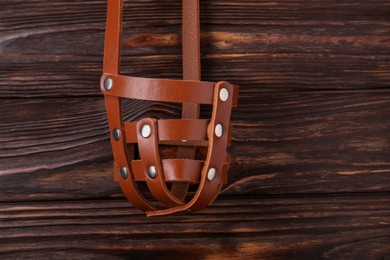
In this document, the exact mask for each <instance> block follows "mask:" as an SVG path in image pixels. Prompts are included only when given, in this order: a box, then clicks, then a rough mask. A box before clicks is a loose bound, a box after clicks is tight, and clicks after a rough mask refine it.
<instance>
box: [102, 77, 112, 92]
mask: <svg viewBox="0 0 390 260" xmlns="http://www.w3.org/2000/svg"><path fill="white" fill-rule="evenodd" d="M113 85H114V81H113V80H112V78H106V79H105V80H104V82H103V87H104V89H105V90H107V91H109V90H111V89H112V86H113Z"/></svg>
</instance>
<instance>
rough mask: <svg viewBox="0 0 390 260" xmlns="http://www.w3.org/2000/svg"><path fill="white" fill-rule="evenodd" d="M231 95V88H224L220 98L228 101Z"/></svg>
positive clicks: (220, 92)
mask: <svg viewBox="0 0 390 260" xmlns="http://www.w3.org/2000/svg"><path fill="white" fill-rule="evenodd" d="M229 96H230V95H229V90H227V89H226V88H222V89H221V90H220V91H219V99H220V100H222V101H223V102H225V101H227V100H228V99H229Z"/></svg>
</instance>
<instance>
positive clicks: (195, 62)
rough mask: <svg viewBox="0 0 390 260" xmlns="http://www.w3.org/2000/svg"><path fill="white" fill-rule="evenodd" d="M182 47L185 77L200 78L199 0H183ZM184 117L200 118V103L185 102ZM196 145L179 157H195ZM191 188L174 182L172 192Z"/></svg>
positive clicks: (178, 194)
mask: <svg viewBox="0 0 390 260" xmlns="http://www.w3.org/2000/svg"><path fill="white" fill-rule="evenodd" d="M182 5H183V7H182V9H183V11H182V17H183V18H182V19H183V22H182V23H183V26H182V49H183V51H182V52H183V79H184V80H200V79H201V68H200V10H199V9H200V6H199V0H183V2H182ZM182 118H183V119H195V118H199V105H198V104H190V103H184V104H183V106H182ZM195 153H196V147H183V146H182V147H178V151H177V155H178V157H179V158H186V159H193V158H195ZM188 188H189V184H188V183H174V184H173V185H172V188H171V191H172V193H173V194H174V195H175V196H176V197H178V198H179V199H184V198H185V196H186V194H187V191H188Z"/></svg>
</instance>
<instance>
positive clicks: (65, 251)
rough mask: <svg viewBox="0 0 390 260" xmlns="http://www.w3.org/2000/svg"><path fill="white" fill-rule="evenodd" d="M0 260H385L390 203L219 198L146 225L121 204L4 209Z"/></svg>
mask: <svg viewBox="0 0 390 260" xmlns="http://www.w3.org/2000/svg"><path fill="white" fill-rule="evenodd" d="M0 231H1V232H0V256H1V258H2V259H20V258H28V259H31V258H35V259H36V258H38V259H41V258H48V257H50V258H55V259H64V258H72V259H91V258H99V259H100V258H104V259H129V258H131V259H135V258H136V259H141V258H142V259H143V258H148V259H150V258H152V259H154V258H158V259H183V258H185V259H238V258H239V259H386V257H389V256H390V251H389V243H390V236H389V234H390V197H389V195H380V196H369V195H367V196H350V197H333V196H330V197H310V198H307V197H296V198H283V197H279V198H278V197H276V198H263V197H254V198H247V199H224V200H218V201H217V202H216V203H214V205H213V206H212V207H209V208H208V209H206V210H204V211H202V212H201V213H196V214H193V215H183V216H170V217H158V218H151V219H148V218H146V217H144V215H143V214H142V213H141V212H140V211H138V210H136V209H134V208H132V207H129V205H128V203H127V202H125V201H123V200H109V201H104V200H99V201H93V200H89V201H75V202H70V201H67V202H46V203H1V204H0Z"/></svg>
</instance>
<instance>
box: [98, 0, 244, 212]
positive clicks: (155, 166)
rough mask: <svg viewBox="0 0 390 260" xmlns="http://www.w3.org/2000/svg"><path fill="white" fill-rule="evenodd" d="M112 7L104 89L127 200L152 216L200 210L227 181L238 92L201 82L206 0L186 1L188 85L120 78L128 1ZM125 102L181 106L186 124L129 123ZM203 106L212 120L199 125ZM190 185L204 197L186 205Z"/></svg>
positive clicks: (117, 173) (113, 1)
mask: <svg viewBox="0 0 390 260" xmlns="http://www.w3.org/2000/svg"><path fill="white" fill-rule="evenodd" d="M107 8H108V10H107V27H106V40H105V49H104V74H103V76H102V78H101V84H100V85H101V90H102V92H103V94H104V96H105V104H106V108H107V116H108V122H109V126H110V132H111V144H112V150H113V154H114V160H115V163H114V178H115V180H116V181H119V183H120V186H121V188H122V190H123V192H124V194H125V196H126V197H127V199H128V200H129V201H130V202H132V203H133V204H134V205H135V206H136V207H137V208H139V209H141V210H143V211H145V212H146V214H147V216H157V215H167V214H173V213H179V212H185V211H188V210H191V211H198V210H201V209H203V208H205V207H207V205H209V204H210V203H211V202H212V201H213V200H214V199H215V198H216V197H217V195H218V194H219V192H220V190H221V187H222V185H223V184H225V183H226V182H227V172H228V164H227V163H226V149H227V146H228V144H229V142H230V133H231V125H230V116H231V109H232V107H235V106H236V105H237V95H238V87H237V86H234V85H232V84H230V83H228V82H224V81H221V82H217V83H213V82H204V81H200V29H199V27H200V26H199V0H183V74H184V75H183V78H184V80H169V79H152V78H139V77H130V76H124V75H120V72H119V64H120V48H121V27H122V26H121V23H122V9H123V1H122V0H108V7H107ZM122 99H139V100H150V101H158V102H176V103H182V104H183V106H182V119H155V118H144V119H142V120H140V121H138V122H124V121H123V118H122V111H121V100H122ZM200 104H209V105H212V106H213V109H212V115H211V119H210V120H205V119H199V105H200ZM159 144H164V145H170V146H175V147H177V153H176V155H177V158H172V159H161V157H160V154H159ZM196 147H208V151H207V155H206V156H205V158H204V160H195V159H194V158H195V153H196ZM137 148H138V149H137ZM135 158H140V159H135ZM141 182H144V183H146V186H147V188H148V190H149V191H150V194H151V195H153V196H154V197H155V199H156V200H157V201H151V200H148V199H147V198H146V197H147V196H146V195H143V193H145V191H143V189H145V185H142V184H141ZM190 185H197V190H196V192H195V193H194V194H193V196H192V197H191V198H187V195H188V190H189V186H190ZM145 194H146V193H145Z"/></svg>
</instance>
